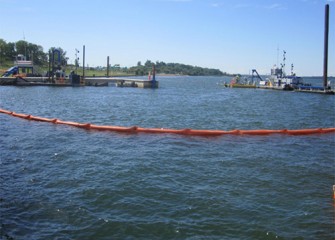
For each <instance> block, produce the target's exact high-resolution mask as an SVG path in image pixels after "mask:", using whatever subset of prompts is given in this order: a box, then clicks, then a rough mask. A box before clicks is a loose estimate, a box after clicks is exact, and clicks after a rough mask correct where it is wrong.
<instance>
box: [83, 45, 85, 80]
mask: <svg viewBox="0 0 335 240" xmlns="http://www.w3.org/2000/svg"><path fill="white" fill-rule="evenodd" d="M83 79H85V45H84V46H83Z"/></svg>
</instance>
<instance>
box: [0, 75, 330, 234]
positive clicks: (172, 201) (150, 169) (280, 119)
mask: <svg viewBox="0 0 335 240" xmlns="http://www.w3.org/2000/svg"><path fill="white" fill-rule="evenodd" d="M159 80H160V88H159V89H137V88H116V87H112V86H110V87H101V88H95V87H82V88H52V87H5V86H2V87H0V108H3V109H7V110H10V111H15V112H19V113H26V114H32V115H36V116H41V117H49V118H59V119H62V120H68V121H77V122H81V123H87V122H90V123H94V124H100V125H119V126H133V125H137V126H141V127H158V128H161V127H163V128H195V129H222V130H231V129H283V128H288V129H300V128H318V127H334V126H335V123H334V120H335V117H334V114H335V113H334V111H335V110H334V109H335V98H334V96H324V95H317V94H315V95H314V94H304V93H294V92H280V91H271V90H260V89H227V88H222V87H221V86H220V85H218V84H217V83H218V82H222V81H224V80H227V81H229V79H226V78H215V77H161V78H159ZM316 80H317V79H316ZM334 147H335V136H334V134H321V135H319V134H317V135H308V136H286V135H271V136H222V137H214V138H205V137H185V136H179V135H169V134H161V135H160V134H158V135H156V134H119V133H112V132H99V131H92V130H90V131H88V130H84V129H78V128H72V127H69V126H64V125H54V124H50V123H43V122H33V121H28V120H24V119H20V118H14V117H12V116H8V115H4V114H1V115H0V151H1V155H0V200H1V201H0V213H1V215H0V219H1V226H0V228H1V229H0V231H1V232H0V233H1V237H2V238H3V239H333V238H334V202H333V199H332V185H333V184H334V172H335V164H334V161H335V150H334V149H335V148H334Z"/></svg>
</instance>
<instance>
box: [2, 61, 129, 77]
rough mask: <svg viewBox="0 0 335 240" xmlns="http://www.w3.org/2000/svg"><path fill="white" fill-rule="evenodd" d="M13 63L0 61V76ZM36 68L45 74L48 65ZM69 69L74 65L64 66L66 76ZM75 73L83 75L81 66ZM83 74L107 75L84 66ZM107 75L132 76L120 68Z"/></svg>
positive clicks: (73, 68) (89, 75)
mask: <svg viewBox="0 0 335 240" xmlns="http://www.w3.org/2000/svg"><path fill="white" fill-rule="evenodd" d="M13 66H14V63H13V62H12V61H5V62H1V63H0V76H1V75H2V74H3V73H4V72H6V71H7V69H9V68H10V67H13ZM36 67H37V68H38V71H39V72H38V73H39V74H45V73H46V72H47V71H48V70H49V66H48V65H47V66H36ZM71 71H75V67H74V66H71V65H69V66H66V68H65V72H66V75H67V76H68V75H69V74H70V72H71ZM77 74H79V75H83V68H81V67H79V68H78V69H77ZM85 76H87V77H93V76H95V77H104V76H107V71H106V70H96V69H86V68H85ZM109 76H134V74H130V73H127V72H124V71H121V70H110V71H109Z"/></svg>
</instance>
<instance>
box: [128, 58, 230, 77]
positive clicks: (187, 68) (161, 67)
mask: <svg viewBox="0 0 335 240" xmlns="http://www.w3.org/2000/svg"><path fill="white" fill-rule="evenodd" d="M153 64H154V65H155V68H156V73H157V74H180V75H190V76H209V75H211V76H221V75H225V74H226V73H223V72H221V71H220V70H218V69H211V68H201V67H197V66H191V65H185V64H180V63H165V62H159V61H157V62H156V63H153V62H151V61H150V60H147V61H146V62H145V64H144V65H142V64H141V62H138V63H137V66H136V67H131V68H129V69H128V71H129V72H131V73H134V74H135V75H147V74H148V73H149V72H150V71H152V65H153Z"/></svg>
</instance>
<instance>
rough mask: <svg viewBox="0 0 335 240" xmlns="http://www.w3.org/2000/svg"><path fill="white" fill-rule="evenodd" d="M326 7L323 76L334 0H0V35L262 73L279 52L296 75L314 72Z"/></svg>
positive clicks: (97, 58)
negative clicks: (327, 30)
mask: <svg viewBox="0 0 335 240" xmlns="http://www.w3.org/2000/svg"><path fill="white" fill-rule="evenodd" d="M326 4H329V5H330V32H329V37H330V39H329V70H328V72H329V74H330V75H332V76H335V46H334V45H335V25H334V24H335V0H109V1H108V0H95V1H92V0H87V1H80V0H68V1H65V0H57V1H45V0H0V6H1V15H0V16H1V21H0V38H2V39H4V40H5V41H7V42H16V41H18V40H23V39H25V40H26V41H28V42H31V43H34V44H38V45H41V46H42V47H43V48H44V51H47V50H48V49H49V48H50V47H61V48H63V49H64V50H65V51H66V52H67V56H68V57H69V62H70V63H73V62H74V59H75V49H76V48H77V49H79V50H80V61H82V55H81V54H82V51H81V50H82V47H83V45H85V47H86V64H88V65H89V66H102V65H103V66H104V65H106V61H107V60H106V59H107V56H110V63H111V64H112V65H113V64H120V65H121V67H125V66H126V67H130V66H134V65H136V64H137V62H138V61H141V62H142V63H145V61H146V60H151V61H154V62H155V61H163V62H166V63H171V62H174V63H183V64H189V65H194V66H200V67H208V68H216V69H220V70H222V71H224V72H228V73H243V74H247V73H249V72H250V70H251V69H253V68H255V69H257V70H258V72H259V73H260V74H268V73H269V72H270V69H271V67H272V66H273V65H274V64H276V63H277V59H278V58H277V52H278V51H277V49H278V48H279V49H280V50H279V59H278V61H279V63H280V62H281V60H282V51H283V50H285V51H286V52H287V55H286V66H287V67H286V72H289V71H290V67H289V66H290V65H291V63H293V64H294V66H295V69H294V70H295V72H296V73H297V74H298V75H301V76H311V75H312V76H315V75H322V72H323V42H324V12H325V5H326Z"/></svg>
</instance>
